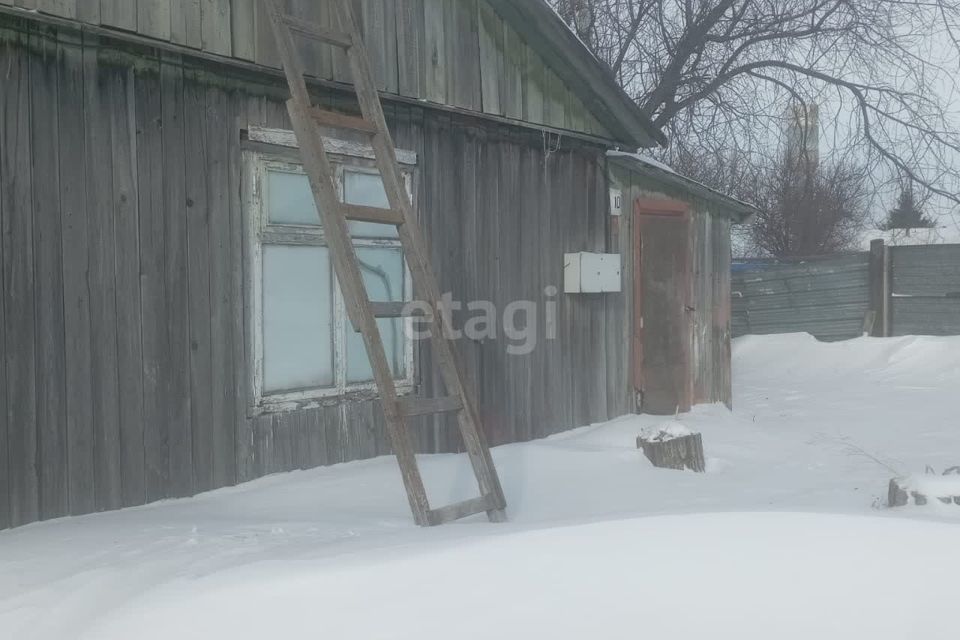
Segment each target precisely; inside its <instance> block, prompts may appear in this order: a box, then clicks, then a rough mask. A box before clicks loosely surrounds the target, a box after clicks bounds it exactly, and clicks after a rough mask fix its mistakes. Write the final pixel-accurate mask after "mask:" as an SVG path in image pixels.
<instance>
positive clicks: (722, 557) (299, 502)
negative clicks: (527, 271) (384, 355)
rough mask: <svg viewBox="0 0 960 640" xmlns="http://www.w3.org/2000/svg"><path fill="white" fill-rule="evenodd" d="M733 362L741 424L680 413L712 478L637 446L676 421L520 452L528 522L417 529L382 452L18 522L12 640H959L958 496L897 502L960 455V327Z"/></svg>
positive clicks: (427, 465)
mask: <svg viewBox="0 0 960 640" xmlns="http://www.w3.org/2000/svg"><path fill="white" fill-rule="evenodd" d="M734 368H735V389H736V407H735V410H734V411H733V412H732V413H731V412H728V411H727V410H726V409H725V408H723V407H701V408H698V409H697V410H696V411H695V412H694V413H693V414H691V415H688V416H681V418H680V422H681V423H682V424H683V425H685V426H686V427H689V428H692V429H695V430H698V431H700V432H702V433H703V438H704V443H705V447H706V451H707V457H708V473H706V474H694V473H690V472H678V471H666V470H658V469H654V468H652V467H651V466H650V465H649V463H648V462H647V461H646V460H645V459H644V458H643V456H642V455H641V454H640V453H639V452H638V451H637V450H636V444H635V439H636V436H637V435H638V433H639V432H640V431H641V430H642V429H644V428H646V427H651V426H657V425H659V424H660V423H662V422H663V419H662V418H660V419H656V418H652V417H627V418H622V419H619V420H614V421H612V422H610V423H606V424H602V425H593V426H589V427H584V428H580V429H577V430H574V431H570V432H567V433H564V434H562V435H560V436H557V437H553V438H549V439H547V440H542V441H538V442H532V443H527V444H519V445H510V446H505V447H500V448H498V449H496V450H495V451H494V457H495V459H496V462H497V466H498V468H499V470H500V473H501V476H502V478H503V482H504V486H505V488H506V491H507V497H508V500H509V503H510V508H509V515H510V522H509V523H508V524H505V525H491V524H488V523H486V522H485V520H484V519H483V518H482V517H477V518H474V519H471V520H468V521H463V522H459V523H455V524H452V525H446V526H444V527H440V528H436V529H430V530H421V529H417V528H415V527H414V526H413V525H412V523H411V520H410V516H409V514H408V512H407V506H406V501H405V499H404V497H403V495H402V489H401V486H400V479H399V475H398V472H397V470H396V465H395V463H394V462H393V460H392V459H390V458H384V459H377V460H372V461H367V462H360V463H352V464H346V465H340V466H336V467H331V468H325V469H318V470H314V471H308V472H298V473H293V474H289V475H285V476H276V477H272V478H267V479H264V480H261V481H258V482H255V483H251V484H248V485H245V486H241V487H236V488H232V489H227V490H222V491H218V492H214V493H211V494H207V495H204V496H201V497H198V498H194V499H190V500H181V501H171V502H167V503H162V504H158V505H151V506H147V507H141V508H137V509H130V510H127V511H123V512H116V513H107V514H100V515H94V516H87V517H82V518H73V519H65V520H60V521H54V522H47V523H41V524H37V525H32V526H28V527H24V528H22V529H17V530H13V531H8V532H3V533H0V638H11V639H16V640H32V639H34V638H38V639H57V640H60V639H65V638H87V639H89V638H97V639H103V640H121V639H122V640H130V639H137V640H140V639H144V640H146V639H158V640H160V639H162V640H168V639H176V640H183V639H190V638H203V639H204V640H217V639H220V638H224V639H229V640H238V639H243V638H257V639H261V640H262V639H263V638H284V639H285V638H300V637H323V638H336V639H341V638H359V639H363V640H372V639H375V638H419V639H424V640H433V639H435V638H436V639H440V638H444V639H445V638H481V637H482V638H491V637H496V638H524V639H528V638H551V640H564V639H567V638H571V639H572V638H576V639H578V640H579V639H582V638H598V639H608V638H610V639H614V638H616V639H619V638H637V637H651V638H658V637H667V636H668V635H669V637H674V638H704V637H709V638H736V639H737V640H748V639H752V638H764V639H767V638H770V637H777V638H805V639H806V638H811V637H819V638H870V639H871V640H876V639H882V638H919V637H922V638H926V639H930V638H956V637H958V634H960V623H958V622H957V621H956V616H955V615H954V614H953V612H954V609H955V607H956V588H957V580H958V576H960V552H958V545H957V540H958V539H960V506H945V505H942V504H939V503H936V504H931V505H928V506H926V507H916V506H910V507H904V508H902V509H897V510H889V509H885V508H884V507H883V506H882V505H883V503H884V502H885V498H886V490H887V483H888V481H889V480H890V478H891V477H892V476H894V475H900V474H908V473H911V472H923V470H924V469H925V467H926V466H927V465H930V466H932V467H934V468H935V469H937V470H941V469H944V468H947V467H951V466H954V465H957V464H960V424H958V421H957V407H958V403H960V401H958V389H960V337H958V338H891V339H869V338H864V339H858V340H853V341H849V342H843V343H832V344H821V343H818V342H816V341H814V340H813V339H812V338H810V337H809V336H806V335H789V336H767V337H748V338H742V339H740V340H738V341H737V342H736V343H735V347H734ZM668 421H669V420H668ZM422 464H423V468H424V475H425V478H426V481H427V483H428V486H429V488H430V492H431V498H432V499H433V500H434V501H435V502H436V503H445V502H449V501H454V500H457V499H462V498H466V497H469V496H471V495H472V492H473V489H472V476H471V474H470V472H469V470H468V468H467V466H466V462H465V460H464V459H462V458H460V457H456V456H426V457H424V458H423V459H422Z"/></svg>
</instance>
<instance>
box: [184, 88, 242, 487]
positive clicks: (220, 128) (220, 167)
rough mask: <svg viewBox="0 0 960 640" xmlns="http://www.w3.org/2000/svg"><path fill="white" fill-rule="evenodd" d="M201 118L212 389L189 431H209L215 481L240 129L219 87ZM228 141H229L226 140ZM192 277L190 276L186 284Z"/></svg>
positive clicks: (222, 481) (224, 473)
mask: <svg viewBox="0 0 960 640" xmlns="http://www.w3.org/2000/svg"><path fill="white" fill-rule="evenodd" d="M206 96H207V109H206V111H205V114H206V118H205V121H204V122H203V126H204V130H205V135H204V139H205V141H206V144H207V145H208V150H207V153H206V154H205V160H206V166H205V167H204V169H203V173H204V175H205V176H206V181H207V198H206V199H207V215H208V216H209V224H208V226H209V234H208V236H207V237H206V238H205V240H206V242H207V244H206V246H205V247H204V251H205V253H206V256H207V269H208V270H209V282H208V285H209V304H210V310H209V315H208V316H207V317H206V318H205V320H207V321H208V322H209V324H210V332H211V333H210V347H209V356H210V358H211V365H210V366H211V369H212V382H213V388H212V389H211V390H210V391H209V392H208V393H212V397H211V417H210V425H211V426H210V427H209V428H207V427H205V426H204V425H205V424H206V423H197V422H194V431H198V430H204V431H211V432H212V433H211V442H212V447H213V458H212V465H211V471H212V473H213V477H212V479H213V483H214V486H224V485H227V484H232V483H233V482H235V477H236V463H235V459H236V458H235V456H236V430H235V423H236V420H237V416H236V405H235V402H234V399H233V398H234V394H235V393H237V388H236V382H235V379H234V376H236V375H237V368H238V367H239V366H240V363H238V362H236V361H235V360H234V357H233V356H234V345H235V343H236V344H242V343H243V336H242V334H241V335H235V333H234V329H235V322H234V320H235V318H242V309H241V308H239V307H238V306H237V305H236V304H235V303H234V298H233V296H234V295H235V291H234V285H235V282H234V275H235V273H237V271H238V270H239V269H241V268H242V264H243V262H242V256H240V255H236V256H235V255H234V254H233V245H234V239H233V233H234V226H232V225H235V224H236V223H233V221H232V218H234V217H237V218H238V220H237V223H239V217H240V215H241V211H242V209H241V208H239V207H238V208H237V209H232V208H231V203H234V204H236V203H237V200H236V198H233V199H231V190H232V188H233V187H234V186H235V187H236V188H237V189H238V191H239V186H240V185H239V183H238V182H231V178H230V166H232V165H234V164H236V162H237V159H238V158H239V153H238V154H237V155H235V156H234V155H231V150H233V151H235V152H239V148H238V146H237V141H238V140H239V135H240V131H239V128H235V127H234V121H233V118H232V117H231V110H230V107H229V98H228V95H227V94H226V93H225V92H224V91H222V90H220V89H212V90H211V89H208V90H207V91H206ZM231 140H232V142H231ZM194 281H195V279H194V278H193V276H191V278H190V283H191V286H193V283H194Z"/></svg>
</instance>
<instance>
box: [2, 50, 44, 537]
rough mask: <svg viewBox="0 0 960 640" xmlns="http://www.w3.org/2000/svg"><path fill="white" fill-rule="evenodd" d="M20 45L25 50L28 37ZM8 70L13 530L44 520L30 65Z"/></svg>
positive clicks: (13, 60) (5, 145) (23, 62)
mask: <svg viewBox="0 0 960 640" xmlns="http://www.w3.org/2000/svg"><path fill="white" fill-rule="evenodd" d="M17 44H18V45H20V46H24V45H28V38H27V36H25V35H20V36H18V37H17ZM6 62H7V64H6V66H5V67H4V74H5V75H4V91H3V94H2V96H0V110H2V111H0V120H2V122H0V127H2V130H3V134H4V135H3V136H2V137H0V175H2V176H3V177H4V182H5V183H4V185H3V186H2V188H0V195H2V197H3V204H2V208H3V228H2V242H3V258H4V260H3V264H2V269H3V295H4V302H3V307H4V309H5V310H6V312H7V315H6V318H5V320H4V325H5V333H6V344H5V349H4V352H3V358H2V363H0V364H2V366H3V367H4V368H5V369H6V372H5V377H6V385H7V388H6V399H7V400H6V404H7V413H6V415H5V416H3V419H4V420H5V421H6V422H7V424H8V429H9V431H8V433H7V443H6V445H7V446H6V455H7V467H8V483H9V511H10V523H11V524H12V525H13V526H17V525H20V524H24V523H27V522H31V521H33V520H36V519H37V517H38V516H39V509H40V504H39V483H38V477H37V468H36V459H37V432H36V419H37V415H36V311H35V300H34V295H35V282H34V271H33V257H34V256H33V254H34V247H33V242H34V240H33V236H34V233H35V229H34V227H33V216H32V215H31V211H32V208H33V186H32V180H33V178H34V176H33V175H32V172H31V169H30V167H31V166H32V149H31V144H30V120H31V118H30V100H29V97H30V93H29V83H30V66H29V64H28V59H27V57H26V56H25V55H23V54H22V52H20V51H16V50H12V51H10V56H9V58H8V60H6Z"/></svg>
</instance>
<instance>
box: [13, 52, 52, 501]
mask: <svg viewBox="0 0 960 640" xmlns="http://www.w3.org/2000/svg"><path fill="white" fill-rule="evenodd" d="M37 48H38V50H39V51H40V52H42V54H41V55H37V56H32V57H31V64H30V78H31V82H30V107H31V112H32V118H31V121H30V129H31V146H32V148H33V173H34V175H41V176H44V179H43V180H41V181H34V183H33V214H34V259H35V261H36V263H35V267H34V268H35V271H36V284H35V286H36V298H37V318H36V321H37V438H38V446H39V465H40V518H42V519H47V518H57V517H60V516H64V515H67V514H68V513H69V499H68V493H67V477H66V473H67V442H66V436H67V424H66V420H67V417H66V397H65V394H66V387H65V379H64V366H65V362H64V353H65V350H66V345H65V344H64V317H63V252H62V238H61V236H60V133H59V127H60V125H59V120H58V114H57V102H58V100H57V66H56V64H53V61H55V60H56V57H57V45H56V42H54V41H53V40H51V39H48V38H37ZM0 318H2V314H0Z"/></svg>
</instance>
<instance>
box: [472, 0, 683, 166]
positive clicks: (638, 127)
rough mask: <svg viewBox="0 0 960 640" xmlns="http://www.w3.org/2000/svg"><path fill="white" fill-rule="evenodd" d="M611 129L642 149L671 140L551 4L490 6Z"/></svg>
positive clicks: (499, 2) (496, 0) (508, 0)
mask: <svg viewBox="0 0 960 640" xmlns="http://www.w3.org/2000/svg"><path fill="white" fill-rule="evenodd" d="M486 1H487V2H489V3H490V5H491V6H492V7H493V8H494V9H495V10H496V11H497V13H499V14H500V16H501V17H502V18H503V19H504V20H505V21H507V22H508V23H509V24H510V26H511V27H513V28H514V29H515V30H516V31H517V32H518V33H519V34H520V35H521V36H522V37H523V38H524V39H525V40H526V41H527V42H528V43H529V44H530V46H531V47H532V48H534V49H535V50H537V51H538V52H540V53H541V55H543V56H544V59H545V60H547V61H549V62H550V64H551V67H552V68H553V70H554V71H555V72H556V73H557V75H559V76H560V78H561V79H562V80H563V81H564V83H566V84H567V86H569V87H570V89H571V90H572V91H574V92H575V93H576V95H577V96H578V97H579V98H580V99H581V100H582V101H583V103H584V105H585V106H586V107H587V108H588V109H589V110H590V111H591V112H592V113H593V114H594V116H595V117H596V118H597V119H598V120H600V122H602V123H603V124H604V125H605V126H607V127H608V128H609V129H610V132H611V133H612V134H613V135H614V136H615V137H616V139H617V140H619V141H621V142H623V143H624V144H629V145H632V146H636V147H652V146H656V145H657V144H660V145H666V144H667V138H666V136H665V135H664V134H663V132H662V131H660V130H659V129H658V128H657V127H656V126H655V125H654V124H653V121H652V120H651V119H650V118H648V117H647V116H646V115H644V114H643V112H642V111H641V110H640V107H639V106H638V105H637V103H636V102H634V101H633V100H632V99H631V98H630V96H629V95H627V93H626V92H625V91H624V90H623V89H622V88H621V87H620V85H619V84H618V83H617V81H616V78H615V77H614V75H613V71H612V70H611V69H610V67H608V66H607V65H606V64H604V63H603V62H601V61H600V60H598V59H597V58H596V56H594V55H593V53H592V52H591V51H590V50H589V49H588V48H587V46H586V45H585V44H584V43H583V42H582V41H581V40H580V39H579V38H578V37H577V36H576V34H574V33H573V31H571V30H570V28H569V27H568V26H567V24H566V23H565V22H564V21H563V20H562V19H561V18H560V16H559V15H557V13H556V12H555V11H554V10H553V8H552V7H550V5H548V4H547V2H546V0H486Z"/></svg>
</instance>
